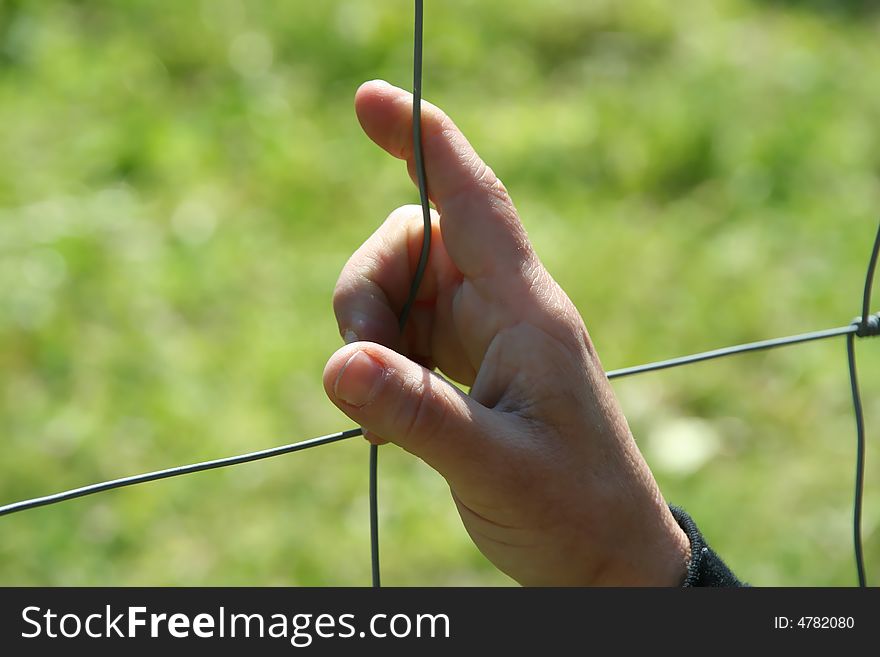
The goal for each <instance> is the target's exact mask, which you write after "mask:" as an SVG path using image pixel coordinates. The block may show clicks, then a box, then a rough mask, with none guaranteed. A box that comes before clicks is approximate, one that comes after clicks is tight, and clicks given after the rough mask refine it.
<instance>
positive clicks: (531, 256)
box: [324, 82, 690, 586]
mask: <svg viewBox="0 0 880 657" xmlns="http://www.w3.org/2000/svg"><path fill="white" fill-rule="evenodd" d="M355 104H356V110H357V115H358V118H359V120H360V122H361V125H362V126H363V128H364V130H365V131H366V133H367V134H368V135H369V136H370V138H371V139H373V141H375V142H376V143H377V144H378V145H379V146H381V147H382V148H384V149H385V150H386V151H388V152H389V153H391V154H392V155H394V156H395V157H398V158H400V159H404V160H406V162H407V165H408V167H409V171H410V175H411V176H414V165H413V142H412V136H411V135H412V97H411V96H410V94H409V93H408V92H406V91H403V90H401V89H397V88H395V87H392V86H391V85H389V84H387V83H384V82H368V83H366V84H364V85H363V86H362V87H361V88H360V89H359V90H358V93H357V97H356V103H355ZM422 123H423V132H424V148H425V160H426V168H427V174H428V187H429V191H430V193H431V200H432V202H433V203H434V205H435V207H436V208H437V211H438V213H439V214H437V213H433V217H432V220H433V226H432V230H433V232H432V239H433V242H432V247H431V254H430V259H429V262H428V269H427V272H426V274H425V278H424V281H423V283H422V285H421V289H420V290H419V293H418V297H417V302H416V305H415V307H414V308H413V311H412V314H411V316H410V319H409V322H408V324H407V326H406V329H405V331H404V334H403V335H402V336H401V335H399V334H398V326H397V321H398V320H397V317H398V314H399V312H400V310H401V307H402V306H403V304H404V301H405V299H406V297H407V293H408V291H409V287H410V284H411V280H412V276H413V272H414V270H415V267H416V263H417V261H418V255H419V249H420V246H421V233H422V218H421V211H420V209H419V208H418V207H417V206H409V207H403V208H400V209H398V210H395V211H394V212H393V213H392V214H391V216H390V217H389V218H388V219H387V220H386V221H385V223H384V224H383V225H382V226H381V227H380V228H379V229H378V230H377V231H376V232H375V233H374V234H373V235H372V237H370V238H369V239H368V240H367V242H366V243H365V244H364V245H363V246H362V247H361V248H360V249H358V251H357V252H356V253H355V254H354V255H353V256H352V257H351V259H350V260H349V261H348V264H346V266H345V268H344V269H343V271H342V274H341V275H340V277H339V281H338V283H337V285H336V291H335V294H334V298H333V304H334V309H335V312H336V317H337V320H338V323H339V330H340V333H341V334H342V335H343V337H344V338H345V340H346V342H348V343H350V344H347V345H346V346H345V347H343V348H342V349H340V350H339V351H337V352H336V353H335V354H333V356H332V357H331V358H330V361H329V362H328V363H327V367H326V369H325V371H324V387H325V389H326V391H327V395H328V396H329V397H330V399H331V400H332V401H333V403H334V404H336V405H337V406H338V407H339V408H340V409H341V410H342V411H343V412H345V414H346V415H348V416H349V417H350V418H351V419H352V420H354V421H355V422H357V423H358V424H359V425H361V426H362V427H364V429H365V432H366V434H365V435H366V436H367V438H368V439H369V440H371V441H373V442H385V441H390V442H393V443H396V444H397V445H399V446H400V447H402V448H403V449H405V450H407V451H409V452H411V453H412V454H415V455H416V456H418V457H420V458H422V459H423V460H424V461H425V462H426V463H428V464H429V465H430V466H432V467H433V468H435V469H436V470H437V471H438V472H439V473H440V474H441V475H443V477H444V478H445V479H446V480H447V482H448V483H449V487H450V490H451V492H452V498H453V500H454V501H455V504H456V506H457V507H458V511H459V513H460V514H461V519H462V522H463V523H464V526H465V528H466V529H467V531H468V533H469V534H470V536H471V538H472V539H473V541H474V543H476V545H477V547H478V548H479V549H480V550H481V551H482V552H483V554H484V555H486V557H487V558H489V559H490V560H491V561H492V563H494V564H495V565H496V566H497V567H498V568H499V569H501V570H502V571H504V572H505V573H507V574H508V575H510V576H511V577H512V578H514V579H515V580H516V581H518V582H519V583H521V584H523V585H645V586H655V585H656V586H677V585H680V584H681V582H682V581H683V580H684V578H685V575H686V567H687V562H688V557H689V549H690V548H689V544H688V540H687V536H686V535H685V534H684V532H683V531H682V530H681V529H680V528H679V526H678V524H677V523H676V522H675V519H674V518H673V517H672V515H671V513H670V512H669V509H668V508H667V506H666V503H665V502H664V500H663V497H662V496H661V494H660V491H659V489H658V487H657V484H656V482H655V481H654V477H653V476H652V474H651V471H650V470H649V469H648V466H647V464H646V463H645V461H644V459H643V458H642V455H641V454H640V452H639V450H638V448H637V447H636V444H635V442H634V440H633V438H632V435H631V433H630V430H629V427H628V426H627V423H626V419H625V418H624V416H623V413H622V412H621V410H620V408H619V406H618V403H617V400H616V399H615V397H614V393H613V392H612V390H611V387H610V385H609V384H608V380H607V378H606V376H605V373H604V370H603V368H602V365H601V363H600V362H599V357H598V355H597V354H596V351H595V349H594V348H593V345H592V343H591V341H590V337H589V334H588V333H587V330H586V327H585V326H584V323H583V320H582V319H581V317H580V314H579V313H578V312H577V310H576V309H575V307H574V305H573V304H572V303H571V301H570V300H569V299H568V297H567V296H566V295H565V293H564V292H563V291H562V289H561V288H560V287H559V286H558V285H557V284H556V282H555V281H554V280H553V278H552V277H551V276H550V274H549V273H548V272H547V270H546V269H545V268H544V267H543V265H542V264H541V262H540V260H539V259H538V256H537V255H536V254H535V252H534V250H533V249H532V246H531V244H530V243H529V240H528V237H527V236H526V232H525V230H524V228H523V226H522V224H521V223H520V220H519V217H518V215H517V212H516V209H515V208H514V206H513V203H512V202H511V200H510V197H509V196H508V194H507V191H506V189H505V188H504V186H503V185H502V184H501V182H500V181H499V180H498V178H496V177H495V174H494V173H493V172H492V170H491V169H490V168H489V167H487V166H486V165H485V164H484V163H483V161H482V160H481V159H480V158H479V156H478V155H477V154H476V153H475V152H474V151H473V149H472V148H471V146H470V144H469V143H468V142H467V140H466V139H465V137H464V135H462V134H461V132H460V131H459V130H458V128H456V126H455V125H454V124H453V123H452V121H451V120H450V119H449V118H448V117H447V116H446V115H445V114H444V113H443V112H442V111H441V110H440V109H438V108H437V107H434V106H433V105H430V104H427V103H423V105H422ZM435 367H436V368H439V370H440V371H442V372H443V373H444V374H445V375H446V376H447V377H449V378H450V379H454V380H455V381H458V382H459V383H461V384H464V385H467V386H470V394H469V395H465V394H464V393H462V392H461V391H459V390H458V389H457V388H456V387H455V386H453V385H452V384H451V383H449V382H448V381H447V380H446V379H444V378H443V377H441V376H439V375H437V374H435V373H434V372H432V370H433V369H434V368H435Z"/></svg>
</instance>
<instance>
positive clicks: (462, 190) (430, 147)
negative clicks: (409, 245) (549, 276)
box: [355, 80, 532, 278]
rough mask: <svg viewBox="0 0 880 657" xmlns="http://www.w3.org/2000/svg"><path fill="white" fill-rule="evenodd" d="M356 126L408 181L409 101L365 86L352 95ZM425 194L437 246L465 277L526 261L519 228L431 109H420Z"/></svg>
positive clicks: (502, 195)
mask: <svg viewBox="0 0 880 657" xmlns="http://www.w3.org/2000/svg"><path fill="white" fill-rule="evenodd" d="M355 110H356V112H357V115H358V120H359V121H360V123H361V126H362V127H363V129H364V132H366V133H367V135H369V137H370V139H372V140H373V141H374V142H376V143H377V144H378V145H379V146H381V147H382V148H383V149H384V150H386V151H387V152H388V153H390V154H391V155H393V156H395V157H397V158H400V159H402V160H406V162H407V165H408V166H409V171H410V176H411V177H412V178H413V179H415V160H414V144H413V130H412V127H413V123H412V122H413V97H412V94H410V93H409V92H408V91H405V90H403V89H399V88H397V87H394V86H392V85H390V84H388V83H387V82H383V81H380V80H374V81H372V82H366V83H364V84H363V85H361V87H360V88H359V89H358V91H357V95H356V96H355ZM421 119H422V144H423V146H424V151H425V170H426V174H427V179H428V192H429V194H430V196H431V200H432V201H433V202H434V203H435V205H436V206H437V209H438V210H439V212H440V215H441V223H440V225H441V229H442V231H443V241H444V243H445V245H446V249H447V251H448V252H449V255H450V257H451V258H452V260H453V262H454V263H455V264H456V266H457V267H458V268H459V270H460V271H461V272H462V273H463V274H465V276H468V277H471V278H477V277H486V276H489V275H492V274H495V273H498V274H502V275H505V276H509V275H511V274H512V273H514V274H515V273H516V272H519V271H521V270H522V261H523V260H524V259H525V258H528V257H530V256H531V255H532V250H531V247H530V245H529V241H528V237H527V236H526V232H525V229H524V228H523V226H522V224H521V223H520V220H519V216H518V215H517V212H516V209H515V208H514V206H513V202H512V201H511V200H510V196H508V194H507V190H506V189H505V188H504V185H502V184H501V181H500V180H498V178H497V177H496V176H495V174H494V173H493V171H492V169H490V168H489V167H488V166H487V165H486V164H485V163H484V162H483V160H481V159H480V156H479V155H477V153H476V152H475V151H474V149H473V147H472V146H471V144H470V143H469V142H468V140H467V139H466V138H465V136H464V135H463V134H462V133H461V131H460V130H459V129H458V128H457V127H456V125H455V124H454V123H453V122H452V119H450V118H449V117H448V116H447V115H446V114H445V113H444V112H443V111H442V110H441V109H440V108H439V107H436V106H435V105H432V104H431V103H428V102H422V104H421Z"/></svg>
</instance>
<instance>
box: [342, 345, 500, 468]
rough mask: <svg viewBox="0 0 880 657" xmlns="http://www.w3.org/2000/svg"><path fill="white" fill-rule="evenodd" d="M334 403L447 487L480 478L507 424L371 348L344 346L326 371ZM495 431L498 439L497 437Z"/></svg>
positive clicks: (412, 366)
mask: <svg viewBox="0 0 880 657" xmlns="http://www.w3.org/2000/svg"><path fill="white" fill-rule="evenodd" d="M324 390H325V391H326V392H327V396H328V397H329V398H330V400H331V401H332V402H333V403H334V404H336V406H338V407H339V409H340V410H341V411H342V412H343V413H345V414H346V415H348V416H349V417H350V418H351V419H352V420H354V421H355V422H357V423H358V424H360V425H361V426H362V427H364V428H365V429H366V430H368V431H370V432H371V433H374V434H376V435H377V436H381V437H382V438H383V439H385V440H388V441H390V442H393V443H396V444H397V445H399V446H400V447H403V448H404V449H405V450H407V451H408V452H411V453H412V454H414V455H416V456H418V457H419V458H421V459H422V460H424V461H425V462H426V463H427V464H428V465H430V466H431V467H433V468H434V469H435V470H437V471H438V472H439V473H440V474H441V475H443V476H444V477H446V479H447V480H452V479H459V480H460V478H462V477H468V476H470V475H475V474H476V473H477V472H478V471H479V470H480V469H481V465H482V464H484V463H485V462H486V460H487V459H488V458H489V457H490V456H491V455H493V454H495V453H496V452H497V449H496V450H493V449H492V446H491V445H490V443H491V442H492V440H493V438H492V436H498V435H503V432H501V431H500V426H494V425H500V424H501V423H502V422H503V417H502V416H501V414H500V413H495V412H493V411H491V410H490V409H488V408H486V407H485V406H482V405H480V404H479V403H478V402H476V401H474V400H473V399H471V398H470V397H468V396H467V395H465V394H464V393H462V392H461V391H460V390H458V389H457V388H456V387H455V386H453V385H452V384H450V383H449V382H448V381H446V380H445V379H443V378H442V377H440V376H438V375H437V374H434V373H433V372H430V371H428V370H427V369H425V368H424V367H422V366H420V365H418V364H416V363H414V362H412V361H411V360H409V359H408V358H406V357H405V356H402V355H400V354H398V353H397V352H395V351H392V350H391V349H387V348H386V347H383V346H381V345H379V344H375V343H372V342H355V343H353V344H349V345H346V346H345V347H343V348H341V349H340V350H339V351H337V352H336V353H335V354H333V356H331V357H330V360H329V362H328V363H327V366H326V367H325V368H324ZM493 429H494V431H493Z"/></svg>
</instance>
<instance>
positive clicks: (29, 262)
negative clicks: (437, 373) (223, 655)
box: [0, 0, 880, 585]
mask: <svg viewBox="0 0 880 657" xmlns="http://www.w3.org/2000/svg"><path fill="white" fill-rule="evenodd" d="M426 4H427V10H426V20H427V24H426V51H425V94H426V97H427V98H428V99H429V100H431V101H433V102H435V103H436V104H438V105H440V106H442V107H444V108H445V109H446V110H447V111H448V112H449V113H450V114H451V115H452V116H453V118H454V119H455V120H456V121H457V123H458V124H459V125H460V127H461V128H462V129H463V130H464V131H465V133H466V134H467V135H468V136H469V137H470V138H471V141H472V142H473V143H474V145H475V147H476V148H477V149H478V150H479V152H480V153H481V154H482V155H483V157H484V158H485V159H486V160H487V161H488V162H489V163H490V164H491V165H492V166H493V168H494V169H495V170H496V172H497V173H498V174H499V175H500V176H501V177H502V178H503V180H504V181H505V183H506V185H507V187H508V188H509V189H510V190H511V193H512V195H513V197H514V200H515V201H516V203H517V205H518V207H519V209H520V211H521V213H522V216H523V220H524V222H525V224H526V227H527V229H528V230H529V233H530V235H531V237H532V239H533V240H534V242H535V243H536V245H537V249H538V251H539V253H540V254H541V256H542V258H543V260H544V262H545V263H546V265H547V266H548V268H549V269H550V271H551V272H552V273H553V275H554V276H555V277H556V278H557V279H558V280H559V282H560V283H561V284H562V285H563V287H564V288H565V289H566V291H567V292H568V293H569V295H570V296H571V297H572V299H573V300H574V302H575V303H576V304H577V306H578V308H579V309H580V310H581V312H582V313H583V315H584V318H585V319H586V321H587V324H588V326H589V328H590V330H591V332H592V335H593V337H594V339H595V342H596V344H597V346H598V348H599V351H600V353H601V355H602V358H603V362H604V364H605V366H606V367H608V368H609V369H611V368H615V367H622V366H626V365H631V364H635V363H639V362H643V361H648V360H654V359H660V358H665V357H671V356H675V355H680V354H685V353H691V352H694V351H699V350H703V349H709V348H714V347H718V346H722V345H725V344H730V343H737V342H743V341H748V340H756V339H762V338H766V337H773V336H777V335H786V334H791V333H797V332H800V331H806V330H812V329H820V328H827V327H832V326H839V325H843V324H846V323H848V322H849V321H850V319H851V318H852V317H853V316H854V315H856V314H858V312H859V302H860V293H861V286H862V282H863V276H864V268H865V261H866V258H867V255H868V250H869V247H870V241H871V239H872V237H873V233H874V230H875V228H876V221H877V218H878V215H880V184H878V173H880V130H878V125H880V40H878V39H877V30H878V28H880V15H878V14H877V13H875V11H874V9H873V8H874V7H876V6H877V5H876V3H874V2H867V1H865V2H844V1H841V0H834V1H832V0H828V1H827V2H823V1H820V0H814V1H812V2H810V1H806V0H804V1H801V2H796V1H794V0H791V1H788V2H783V1H781V0H777V1H767V0H765V1H760V0H705V1H702V2H696V3H675V2H668V1H667V0H615V1H612V0H603V1H600V0H580V1H574V0H565V1H563V0H517V1H516V2H510V1H508V0H443V1H442V2H441V1H439V0H436V1H432V0H429V1H428V2H427V3H426ZM410 5H411V3H410V2H409V1H408V0H326V1H321V2H316V1H314V0H312V1H308V2H307V1H306V0H294V1H282V0H265V1H262V2H245V1H244V0H203V1H202V2H196V1H188V0H187V1H183V2H170V1H167V0H166V1H159V0H103V1H97V0H96V1H79V2H74V1H69V2H61V1H56V0H32V1H29V0H19V1H12V0H0V450H2V451H0V455H2V456H0V501H2V502H7V501H14V500H18V499H21V498H25V497H29V496H34V495H40V494H45V493H49V492H54V491H58V490H62V489H65V488H68V487H75V486H78V485H82V484H86V483H91V482H94V481H98V480H102V479H107V478H113V477H117V476H121V475H125V474H133V473H137V472H142V471H147V470H151V469H156V468H162V467H167V466H171V465H175V464H179V463H187V462H193V461H198V460H203V459H207V458H213V457H218V456H223V455H228V454H234V453H239V452H244V451H248V450H253V449H259V448H263V447H268V446H272V445H277V444H282V443H284V442H290V441H295V440H298V439H303V438H307V437H311V436H316V435H321V434H324V433H329V432H332V431H336V430H339V429H343V428H347V427H349V426H350V425H351V423H350V422H349V421H348V420H346V419H345V418H344V417H343V416H342V415H341V414H340V413H339V412H338V411H336V410H335V408H334V407H333V406H332V405H331V404H330V403H329V402H328V401H327V400H326V399H325V397H324V393H323V390H322V386H321V382H320V375H321V371H322V368H323V365H324V363H325V361H326V359H327V357H328V356H329V354H330V353H332V352H333V350H334V349H336V348H337V347H338V346H339V344H340V339H339V336H338V334H337V331H336V326H335V321H334V319H333V315H332V311H331V308H330V294H331V291H332V288H333V284H334V282H335V279H336V276H337V274H338V272H339V270H340V268H341V267H342V265H343V264H344V262H345V260H346V258H347V256H348V255H349V254H350V253H351V252H352V251H353V250H354V249H355V248H356V247H357V246H358V245H359V244H360V243H361V242H362V241H363V240H364V239H365V238H366V236H367V235H369V234H370V233H371V232H372V230H373V229H374V228H375V226H376V225H377V224H379V223H380V222H381V221H382V220H383V219H384V218H385V216H386V215H387V214H388V213H389V212H390V211H391V210H392V209H393V208H395V207H397V206H398V205H401V204H404V203H411V202H414V201H416V200H417V195H416V192H415V190H414V189H413V187H412V186H411V184H410V182H409V180H408V178H407V176H406V173H405V169H404V167H403V165H402V164H401V163H399V162H396V161H394V160H392V159H391V158H390V157H388V156H385V155H384V154H383V153H381V152H379V150H378V149H377V148H376V147H375V146H374V145H373V144H372V143H371V142H370V141H369V140H368V139H367V138H366V137H364V136H363V135H362V134H361V132H360V129H359V127H358V125H357V121H356V119H355V117H354V114H353V111H352V96H353V93H354V91H355V89H356V88H357V85H358V84H359V83H360V82H362V81H364V80H366V79H370V78H375V77H382V78H385V79H388V80H390V81H391V82H393V83H396V84H398V85H401V86H408V85H409V84H410V78H411V56H412V54H411V49H412V45H411V39H412V32H411V31H412V26H411V20H412V19H411V13H412V8H411V6H410ZM859 355H860V368H861V370H860V371H861V376H862V380H863V384H864V397H865V407H866V415H867V421H868V428H869V436H868V438H869V444H868V448H869V451H868V467H867V488H866V497H865V515H864V537H865V554H866V559H867V566H868V573H869V578H870V580H871V581H872V582H873V583H874V584H877V583H880V530H878V524H880V477H878V465H877V464H878V463H880V456H878V453H880V450H878V447H880V446H878V443H877V441H876V436H877V435H878V430H877V427H878V426H880V401H878V400H880V397H878V392H880V350H878V345H877V344H872V343H870V342H868V341H863V342H862V343H861V344H860V346H859ZM615 388H616V389H617V391H618V392H619V395H620V397H621V399H622V402H623V405H624V408H625V410H626V411H627V414H628V416H629V418H630V422H631V424H632V427H633V431H634V433H635V435H636V437H637V440H638V441H639V444H640V446H641V447H642V449H643V451H644V452H645V455H646V457H647V459H648V461H649V463H650V464H651V466H652V468H653V469H654V472H655V474H656V476H657V478H658V479H659V481H660V483H661V486H662V489H663V491H664V493H665V495H666V497H667V499H668V500H669V501H671V502H674V503H678V504H681V505H683V506H685V507H686V508H687V509H688V510H689V511H690V512H691V513H692V515H693V516H694V517H695V518H696V519H697V521H698V523H699V524H700V526H701V528H702V529H703V531H704V533H705V534H706V535H707V537H708V539H709V541H710V543H711V544H712V545H713V546H714V547H715V548H716V549H717V551H718V552H720V553H721V554H722V555H723V557H724V558H725V559H726V560H727V561H728V562H729V563H730V565H731V566H733V568H734V569H735V570H736V571H737V573H738V574H739V575H740V576H742V577H743V578H745V579H747V580H748V581H750V582H753V583H755V584H761V585H850V584H852V583H853V582H854V579H855V575H854V567H853V557H852V544H851V505H852V494H853V471H854V454H855V450H854V445H855V436H854V421H853V418H852V414H851V406H850V397H849V389H848V387H847V375H846V365H845V359H844V344H843V341H842V340H835V341H830V342H824V343H817V344H812V345H808V346H803V347H799V348H792V349H788V350H782V351H777V352H773V353H767V354H757V355H749V356H743V357H740V358H739V359H737V360H728V361H723V362H722V361H719V362H716V363H706V364H701V365H696V366H693V367H690V368H687V369H684V370H677V371H670V372H664V373H656V374H649V375H645V376H643V377H640V378H637V379H633V380H627V381H620V382H618V383H615ZM380 495H381V527H382V560H383V574H384V581H385V582H386V583H387V584H397V585H421V584H425V585H453V584H456V585H499V584H500V585H505V584H510V580H508V579H507V578H506V577H505V576H503V575H501V574H500V573H498V572H497V571H496V570H495V569H494V568H493V567H492V566H491V564H489V563H488V562H487V561H486V560H485V559H484V558H483V557H482V556H481V555H480V554H479V553H478V552H477V550H476V549H475V548H474V547H473V546H472V545H471V544H470V542H469V540H468V538H467V536H466V534H465V532H464V530H463V529H462V527H461V525H460V522H459V520H458V518H457V516H456V513H455V510H454V507H453V505H452V502H451V501H450V498H449V495H448V490H447V488H446V486H445V483H444V482H443V480H442V479H441V478H440V477H439V476H437V475H436V474H434V473H433V472H432V471H430V470H429V469H428V468H427V467H426V466H425V465H423V464H422V463H420V462H418V461H416V460H415V459H413V458H411V457H409V456H408V455H406V454H405V453H402V452H400V451H399V450H397V448H394V447H387V448H384V449H383V450H382V452H381V486H380ZM582 503H585V504H588V503H589V500H583V501H582ZM0 582H2V583H3V584H7V585H13V584H27V585H170V584H179V585H244V584H254V585H364V584H368V582H369V548H368V516H367V447H366V445H365V444H364V443H363V442H362V441H360V440H359V439H357V440H353V441H350V442H348V443H342V444H336V445H333V446H329V447H324V448H321V449H317V450H313V451H309V452H305V453H301V454H297V455H291V456H287V457H283V458H278V459H274V460H272V461H268V462H261V463H256V464H250V465H245V466H240V467H237V468H233V469H229V470H225V471H216V472H210V473H204V474H199V475H196V476H192V477H188V478H185V479H180V480H171V481H165V482H161V483H154V484H151V485H148V486H143V487H138V488H134V489H128V490H124V491H117V492H112V493H108V494H104V495H101V496H99V497H92V498H88V499H83V500H79V501H75V502H71V503H67V504H64V505H60V506H57V507H53V508H47V509H42V510H38V511H32V512H30V513H25V514H21V515H16V516H10V517H7V518H3V519H2V520H0Z"/></svg>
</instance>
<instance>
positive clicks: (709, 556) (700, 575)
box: [669, 505, 748, 587]
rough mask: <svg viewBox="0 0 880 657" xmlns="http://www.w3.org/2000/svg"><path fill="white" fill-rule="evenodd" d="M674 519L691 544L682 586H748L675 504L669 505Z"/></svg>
mask: <svg viewBox="0 0 880 657" xmlns="http://www.w3.org/2000/svg"><path fill="white" fill-rule="evenodd" d="M669 510H670V511H672V515H673V517H674V518H675V521H676V522H677V523H678V525H679V527H681V528H682V529H683V530H684V532H685V533H686V534H687V537H688V540H689V541H690V544H691V560H690V563H688V569H687V579H685V581H684V583H683V584H682V586H684V587H690V586H725V587H729V586H748V584H746V583H745V582H741V581H740V580H739V579H737V577H736V575H734V574H733V573H732V572H731V570H730V568H728V567H727V566H726V565H725V564H724V562H723V561H721V558H720V557H719V556H718V555H717V554H715V552H714V551H713V550H712V548H710V547H709V546H708V545H706V541H705V539H704V538H703V535H702V534H700V530H699V529H697V525H696V524H695V523H694V521H693V519H692V518H691V517H690V516H689V515H688V514H687V513H685V512H684V510H683V509H681V508H679V507H677V506H672V505H670V506H669Z"/></svg>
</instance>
